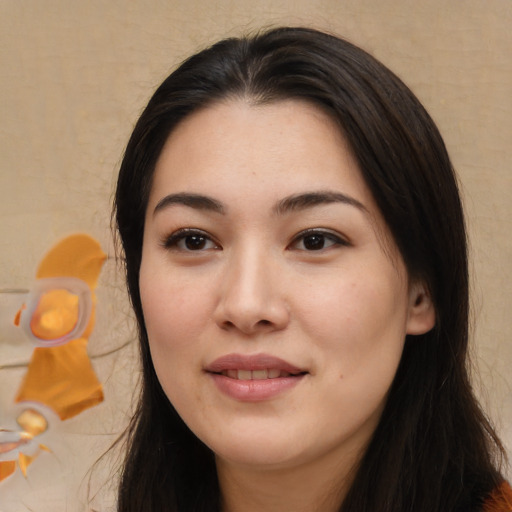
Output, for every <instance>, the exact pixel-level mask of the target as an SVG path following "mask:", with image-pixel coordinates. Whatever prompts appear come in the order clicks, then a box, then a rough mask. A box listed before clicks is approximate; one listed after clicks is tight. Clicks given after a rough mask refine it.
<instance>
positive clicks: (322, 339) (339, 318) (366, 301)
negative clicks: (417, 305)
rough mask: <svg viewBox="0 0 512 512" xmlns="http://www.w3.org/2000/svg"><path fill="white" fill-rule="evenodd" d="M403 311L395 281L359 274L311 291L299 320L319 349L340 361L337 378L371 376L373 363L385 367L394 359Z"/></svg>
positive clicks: (403, 298)
mask: <svg viewBox="0 0 512 512" xmlns="http://www.w3.org/2000/svg"><path fill="white" fill-rule="evenodd" d="M392 272H394V271H392ZM317 284H318V283H317ZM407 307H408V300H407V290H406V288H405V286H404V285H403V284H402V281H401V280H400V279H398V277H397V276H395V275H393V274H392V273H391V274H389V275H386V274H382V273H381V274H378V275H377V276H376V277H375V278H374V279H372V278H369V277H368V273H366V274H363V273H362V274H361V275H360V276H359V278H357V276H356V278H355V279H354V278H353V277H352V278H351V279H347V280H343V279H341V278H340V279H339V280H332V281H330V282H329V283H325V285H324V286H316V287H312V288H311V290H309V291H308V293H307V294H304V301H303V307H302V308H301V311H300V313H299V317H300V318H301V320H300V321H301V322H302V328H303V329H304V330H307V331H308V333H309V336H310V338H311V339H312V340H315V342H316V344H317V345H318V347H319V349H321V350H322V351H325V353H326V354H329V355H331V356H333V357H337V360H339V361H341V362H340V365H342V366H343V372H351V371H354V370H355V369H357V368H361V367H368V366H373V367H375V369H376V370H377V369H378V367H379V361H382V362H383V365H384V366H387V365H389V364H393V365H394V364H395V363H394V362H395V361H396V360H397V359H399V358H400V355H401V351H402V348H403V343H404V340H405V328H406V319H407Z"/></svg>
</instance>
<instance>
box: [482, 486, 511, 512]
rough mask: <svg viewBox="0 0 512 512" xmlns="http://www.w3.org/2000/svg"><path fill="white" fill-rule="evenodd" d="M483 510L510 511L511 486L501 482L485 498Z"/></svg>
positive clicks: (489, 511)
mask: <svg viewBox="0 0 512 512" xmlns="http://www.w3.org/2000/svg"><path fill="white" fill-rule="evenodd" d="M483 512H512V488H511V487H510V485H509V484H508V483H507V482H503V483H502V484H501V485H500V486H499V487H497V488H496V489H495V490H494V491H493V492H492V493H491V495H490V496H489V497H488V498H487V500H486V501H485V504H484V509H483Z"/></svg>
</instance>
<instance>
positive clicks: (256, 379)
mask: <svg viewBox="0 0 512 512" xmlns="http://www.w3.org/2000/svg"><path fill="white" fill-rule="evenodd" d="M205 371H206V372H207V373H208V374H209V375H210V376H211V378H212V379H213V381H214V383H215V384H216V386H217V388H218V389H219V390H220V391H221V392H222V393H223V394H225V395H228V396H229V397H230V398H234V399H236V400H239V401H247V402H259V401H263V400H268V399H271V398H273V397H276V396H278V395H280V394H281V393H283V392H284V391H286V390H289V389H291V388H293V387H294V386H295V385H297V384H298V383H299V382H300V381H301V380H302V378H303V377H304V376H305V375H307V373H308V372H307V371H306V370H304V369H302V368H299V367H297V366H295V365H293V364H291V363H289V362H287V361H285V360H283V359H280V358H278V357H274V356H271V355H268V354H256V355H249V356H245V355H241V354H229V355H226V356H222V357H220V358H218V359H216V360H215V361H213V362H212V363H210V364H209V365H207V366H206V368H205Z"/></svg>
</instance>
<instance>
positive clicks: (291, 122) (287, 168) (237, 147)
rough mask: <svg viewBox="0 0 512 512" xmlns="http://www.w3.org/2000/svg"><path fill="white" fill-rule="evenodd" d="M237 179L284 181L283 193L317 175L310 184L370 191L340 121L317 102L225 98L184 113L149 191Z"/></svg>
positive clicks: (244, 181) (362, 193) (203, 186)
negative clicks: (314, 103)
mask: <svg viewBox="0 0 512 512" xmlns="http://www.w3.org/2000/svg"><path fill="white" fill-rule="evenodd" d="M235 180H236V181H237V182H238V183H239V184H240V185H244V184H245V185H248V186H251V180H252V181H253V182H257V183H260V184H262V183H265V184H267V185H271V186H272V185H273V186H277V185H280V186H284V185H285V184H286V183H287V184H288V188H290V190H289V191H288V193H292V192H293V190H291V188H293V187H294V188H297V187H299V188H300V187H301V186H302V187H311V185H312V182H316V184H317V185H316V188H322V187H323V188H326V187H333V186H337V187H341V186H343V187H345V188H350V189H352V191H353V192H357V194H358V195H360V196H361V198H368V199H369V197H368V196H369V191H368V190H367V187H366V185H365V183H364V181H363V179H362V176H361V173H360V170H359V167H358V165H357V163H356V161H355V159H354V157H353V155H352V152H351V150H350V148H349V146H348V144H347V142H346V141H345V139H344V137H343V135H342V132H341V130H340V128H339V126H338V125H337V124H336V122H335V121H334V120H333V119H332V118H331V117H330V116H329V115H328V114H327V113H325V112H324V111H323V110H321V109H320V108H318V107H316V106H314V105H312V104H310V103H307V102H305V101H299V100H285V101H279V102H273V103H270V104H264V105H254V104H251V103H249V102H248V101H244V100H229V101H223V102H219V103H215V104H213V105H211V106H208V107H206V108H204V109H201V110H199V111H197V112H195V113H193V114H192V115H190V116H188V117H187V118H185V119H184V120H183V121H182V122H181V123H180V124H179V125H178V126H177V127H176V128H175V129H174V131H173V132H172V133H171V134H170V136H169V138H168V140H167V142H166V144H165V145H164V148H163V150H162V152H161V154H160V157H159V159H158V162H157V165H156V169H155V176H154V180H153V187H152V192H153V193H155V192H157V193H158V192H159V191H160V192H162V193H164V192H165V190H163V189H165V188H172V189H173V191H176V190H179V189H187V188H189V187H199V188H201V189H202V191H203V192H204V191H207V190H210V191H211V190H212V187H214V188H219V185H221V184H222V183H229V184H234V181H235ZM285 188H286V187H285ZM160 189H162V190H160ZM276 192H277V191H276ZM281 192H283V193H285V190H282V191H281ZM267 193H268V191H267Z"/></svg>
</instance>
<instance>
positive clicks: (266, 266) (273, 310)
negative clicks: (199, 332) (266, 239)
mask: <svg viewBox="0 0 512 512" xmlns="http://www.w3.org/2000/svg"><path fill="white" fill-rule="evenodd" d="M261 252H262V251H258V250H257V249H254V248H253V249H252V250H251V249H248V250H247V251H245V252H244V253H243V254H240V255H238V256H235V257H233V258H232V259H231V261H229V262H227V264H226V270H225V273H224V276H223V277H224V278H223V280H222V285H221V288H220V291H219V292H220V293H219V301H218V304H217V307H216V310H215V321H216V323H217V325H218V326H219V327H220V328H221V329H223V330H229V331H239V332H242V333H244V334H245V335H254V334H258V333H263V332H272V331H279V330H282V329H284V328H285V327H286V326H287V325H288V322H289V316H290V315H289V308H288V304H287V301H286V299H285V297H286V290H285V285H284V282H283V276H282V272H280V271H279V268H278V265H277V264H276V263H275V261H272V258H270V257H269V256H267V255H265V254H261Z"/></svg>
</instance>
